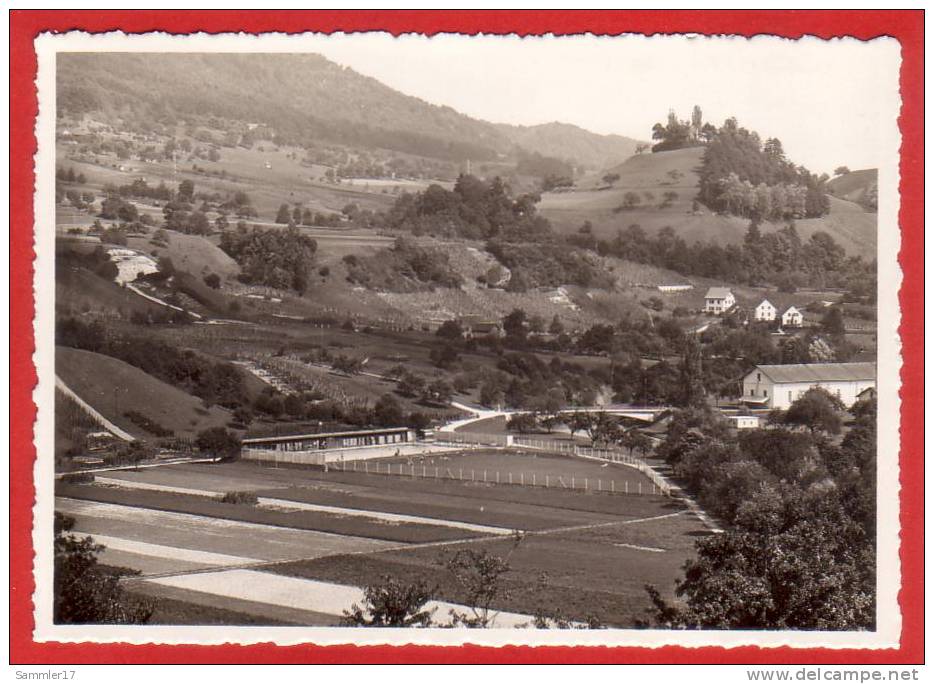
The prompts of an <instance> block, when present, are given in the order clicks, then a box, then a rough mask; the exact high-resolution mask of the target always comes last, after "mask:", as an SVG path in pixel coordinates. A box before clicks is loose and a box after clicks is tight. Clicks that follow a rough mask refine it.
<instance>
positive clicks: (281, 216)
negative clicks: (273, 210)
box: [276, 204, 292, 225]
mask: <svg viewBox="0 0 934 684" xmlns="http://www.w3.org/2000/svg"><path fill="white" fill-rule="evenodd" d="M291 219H292V215H291V213H290V212H289V205H288V204H280V205H279V212H278V213H277V214H276V223H281V224H282V225H286V224H288V222H289V221H290V220H291Z"/></svg>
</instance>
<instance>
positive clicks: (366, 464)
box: [363, 461, 370, 473]
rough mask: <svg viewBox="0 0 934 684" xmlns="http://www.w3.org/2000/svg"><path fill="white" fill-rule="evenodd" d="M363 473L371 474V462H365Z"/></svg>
mask: <svg viewBox="0 0 934 684" xmlns="http://www.w3.org/2000/svg"><path fill="white" fill-rule="evenodd" d="M363 472H364V473H369V472H370V466H369V462H368V461H364V462H363Z"/></svg>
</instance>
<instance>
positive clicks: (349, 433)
mask: <svg viewBox="0 0 934 684" xmlns="http://www.w3.org/2000/svg"><path fill="white" fill-rule="evenodd" d="M408 429H409V428H405V427H390V428H378V429H375V430H346V431H344V432H312V433H309V434H299V435H272V436H270V437H251V438H249V439H244V440H243V444H270V443H276V442H291V441H294V440H298V439H317V438H319V437H356V436H359V435H382V434H388V433H391V432H405V431H407V430H408Z"/></svg>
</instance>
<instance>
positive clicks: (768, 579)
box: [646, 485, 875, 630]
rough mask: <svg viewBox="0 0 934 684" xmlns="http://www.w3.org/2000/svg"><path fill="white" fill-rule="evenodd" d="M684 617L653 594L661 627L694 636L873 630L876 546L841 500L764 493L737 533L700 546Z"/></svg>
mask: <svg viewBox="0 0 934 684" xmlns="http://www.w3.org/2000/svg"><path fill="white" fill-rule="evenodd" d="M697 547H698V550H697V557H696V558H695V559H693V560H690V561H688V563H687V564H686V565H685V574H684V578H683V579H682V580H681V581H679V582H678V584H677V587H676V593H677V595H678V596H680V597H682V598H683V600H684V602H685V604H686V605H685V607H683V608H681V607H675V606H672V605H670V604H668V603H667V602H666V601H665V600H664V599H662V598H661V596H660V594H659V592H658V591H657V589H655V588H654V587H646V589H647V591H648V593H649V597H650V599H651V600H652V603H653V604H654V608H653V610H652V614H653V617H654V622H655V623H656V624H657V625H658V626H661V627H667V628H672V627H674V628H681V629H684V628H688V629H705V628H706V629H780V630H787V629H804V630H858V629H871V628H872V627H873V625H874V621H875V572H874V568H875V561H874V558H873V550H872V547H873V545H872V540H871V539H870V538H869V537H868V536H867V535H866V532H865V530H863V529H862V528H861V526H860V525H858V524H856V523H855V522H854V521H853V520H852V519H851V518H850V517H848V516H847V514H846V512H845V511H844V509H843V507H842V505H841V503H840V501H839V499H838V497H837V496H835V495H834V493H833V492H826V491H816V492H802V491H800V490H798V489H796V488H794V487H793V486H788V485H775V486H773V485H763V486H762V487H761V488H760V489H759V491H758V492H756V495H755V496H754V497H753V499H752V500H750V501H748V502H746V503H745V504H743V505H741V506H740V509H739V511H738V513H737V518H736V521H735V524H734V528H733V529H730V530H727V531H726V532H724V533H723V534H717V535H711V536H709V537H707V538H705V539H703V540H701V541H700V542H698V544H697Z"/></svg>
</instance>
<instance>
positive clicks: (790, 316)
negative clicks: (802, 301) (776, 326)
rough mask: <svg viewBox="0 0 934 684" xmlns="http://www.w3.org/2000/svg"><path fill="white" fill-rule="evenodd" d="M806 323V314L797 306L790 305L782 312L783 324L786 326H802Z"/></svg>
mask: <svg viewBox="0 0 934 684" xmlns="http://www.w3.org/2000/svg"><path fill="white" fill-rule="evenodd" d="M802 323H804V316H802V315H801V312H800V311H798V310H797V309H796V308H795V307H793V306H789V307H788V308H787V309H785V313H783V314H782V326H783V327H785V328H800V327H801V324H802Z"/></svg>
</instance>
